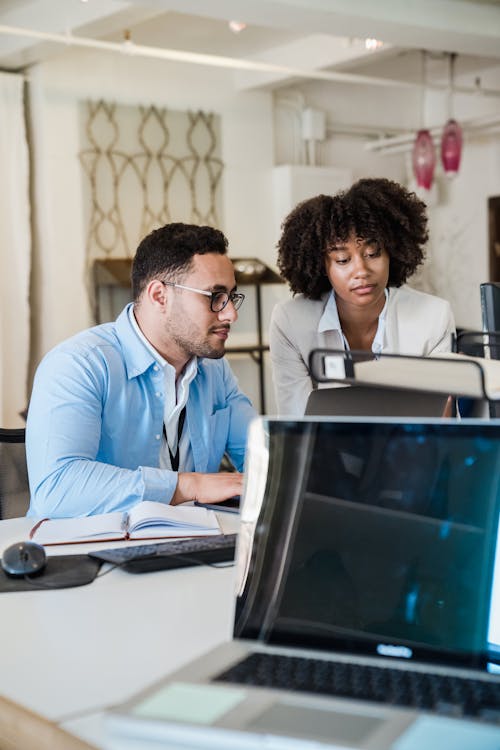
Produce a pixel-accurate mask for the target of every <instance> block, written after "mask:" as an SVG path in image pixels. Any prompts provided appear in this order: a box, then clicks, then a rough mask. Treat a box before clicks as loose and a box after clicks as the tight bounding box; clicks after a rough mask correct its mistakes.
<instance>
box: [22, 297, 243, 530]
mask: <svg viewBox="0 0 500 750" xmlns="http://www.w3.org/2000/svg"><path fill="white" fill-rule="evenodd" d="M197 368H198V369H197V374H196V376H195V378H194V379H193V381H192V382H191V383H190V386H189V397H188V400H187V404H186V422H185V427H184V429H185V430H187V431H188V433H189V437H190V442H191V451H192V458H193V461H194V470H195V471H197V472H216V471H217V470H218V468H219V466H220V462H221V459H222V457H223V455H224V453H227V454H228V456H229V458H230V460H231V461H232V463H233V464H234V466H235V467H236V468H237V469H238V470H240V471H241V470H242V469H243V463H244V455H245V446H246V434H247V428H248V425H249V422H250V421H251V419H252V418H253V417H254V416H255V415H256V412H255V410H254V409H253V407H252V405H251V403H250V401H249V400H248V398H247V397H246V396H245V395H244V394H243V393H242V392H241V391H240V390H239V388H238V384H237V381H236V378H235V376H234V375H233V373H232V371H231V368H230V367H229V365H228V363H227V362H226V360H225V359H224V358H222V359H206V358H203V359H199V360H198V362H197ZM164 391H165V380H164V373H163V369H162V368H161V367H160V365H159V363H158V361H157V360H156V358H155V357H154V356H153V353H152V352H151V351H150V350H148V349H147V348H146V347H145V346H144V344H143V342H142V341H141V340H140V339H139V338H138V336H137V334H136V333H135V331H134V329H133V327H132V325H131V323H130V320H129V317H128V306H127V307H126V308H125V309H124V310H123V311H122V313H121V314H120V316H119V317H118V318H117V320H116V322H114V323H105V324H104V325H100V326H96V327H95V328H91V329H89V330H87V331H83V332H82V333H79V334H77V335H76V336H74V337H72V338H71V339H68V340H67V341H65V342H63V343H61V344H59V345H58V346H57V347H55V348H54V349H53V350H52V351H50V352H49V353H48V354H47V355H46V356H45V357H44V359H43V360H42V362H41V363H40V366H39V367H38V370H37V373H36V376H35V381H34V385H33V391H32V396H31V400H30V405H29V411H28V421H27V427H26V454H27V460H28V472H29V479H30V490H31V504H30V508H29V511H28V515H30V516H38V517H46V516H50V517H64V516H83V515H91V514H94V513H107V512H109V511H113V510H126V509H128V508H130V507H131V506H133V505H135V504H136V503H138V502H140V501H142V500H156V501H158V502H164V503H169V502H170V500H171V498H172V495H173V493H174V491H175V488H176V485H177V472H173V471H170V470H168V469H161V468H160V449H161V444H162V436H163V420H164V401H165V392H164ZM182 468H183V467H182V465H181V466H180V470H181V471H182Z"/></svg>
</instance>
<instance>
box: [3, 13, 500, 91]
mask: <svg viewBox="0 0 500 750" xmlns="http://www.w3.org/2000/svg"><path fill="white" fill-rule="evenodd" d="M0 34H6V35H10V36H20V37H28V38H31V39H38V40H39V41H44V42H55V43H57V44H63V45H65V46H67V47H69V46H73V47H86V48H91V49H98V50H101V51H104V52H114V53H119V54H122V55H123V54H125V55H131V56H135V57H149V58H155V59H159V60H169V61H171V62H182V63H192V64H195V65H206V66H212V67H219V68H228V69H232V70H249V71H254V72H258V73H277V74H280V75H284V76H287V77H291V78H306V79H312V80H319V81H333V82H336V83H354V84H361V85H365V86H385V87H394V88H407V89H420V88H422V84H421V83H413V82H408V81H398V80H394V79H392V78H375V77H371V76H364V75H356V74H354V73H341V72H336V71H326V70H304V69H302V68H290V67H288V66H285V65H275V64H273V63H266V62H258V61H256V60H247V59H243V58H237V57H224V56H221V55H205V54H202V53H199V52H186V51H184V50H174V49H166V48H165V49H164V48H162V47H149V46H144V45H140V44H135V43H134V42H132V41H131V40H130V39H126V40H125V41H123V42H107V41H102V40H100V39H91V38H88V37H82V36H74V35H73V34H72V33H70V32H68V33H66V34H54V33H51V32H47V31H38V30H36V29H27V28H22V27H19V26H6V25H1V24H0ZM425 88H427V89H436V90H439V91H441V90H446V89H447V88H448V84H446V83H445V84H442V85H441V84H427V85H426V86H425ZM454 91H456V92H460V93H476V94H477V93H480V94H482V95H484V96H496V97H500V91H497V90H495V89H482V88H478V87H463V86H456V87H455V88H454Z"/></svg>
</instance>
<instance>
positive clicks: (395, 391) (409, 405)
mask: <svg viewBox="0 0 500 750" xmlns="http://www.w3.org/2000/svg"><path fill="white" fill-rule="evenodd" d="M447 400H448V396H447V395H444V394H442V393H433V392H431V391H415V390H411V391H410V390H408V389H406V388H383V387H380V386H376V385H364V384H363V385H351V386H350V387H342V388H338V387H326V388H325V387H322V388H317V389H316V390H314V391H311V393H310V394H309V397H308V399H307V404H306V414H307V415H311V416H327V415H330V416H335V417H337V416H338V417H342V416H370V417H376V416H387V417H409V416H419V417H441V416H442V415H443V413H444V410H445V407H446V402H447Z"/></svg>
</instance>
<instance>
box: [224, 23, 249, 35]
mask: <svg viewBox="0 0 500 750" xmlns="http://www.w3.org/2000/svg"><path fill="white" fill-rule="evenodd" d="M228 25H229V28H230V29H231V31H232V32H233V34H239V33H240V31H243V29H246V27H247V25H246V23H244V22H243V21H229V23H228Z"/></svg>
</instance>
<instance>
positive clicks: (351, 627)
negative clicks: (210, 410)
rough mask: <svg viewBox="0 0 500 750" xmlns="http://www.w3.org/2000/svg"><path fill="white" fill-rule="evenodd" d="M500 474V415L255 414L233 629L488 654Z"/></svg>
mask: <svg viewBox="0 0 500 750" xmlns="http://www.w3.org/2000/svg"><path fill="white" fill-rule="evenodd" d="M263 477H264V478H263ZM499 480H500V422H496V421H479V420H477V421H476V420H470V421H465V420H464V421H462V422H456V421H446V420H426V419H420V420H415V419H411V420H406V421H402V420H397V419H390V418H385V419H383V418H378V419H376V418H371V419H370V418H358V419H353V418H345V419H343V418H338V419H329V418H324V419H322V418H315V419H314V418H304V419H302V420H298V421H287V420H280V419H274V418H267V419H266V418H263V419H260V420H257V421H256V422H254V424H253V425H252V428H251V431H250V438H249V446H248V457H247V473H246V481H247V486H246V490H245V500H244V504H243V511H242V528H241V532H240V540H239V550H238V565H239V574H240V595H239V597H238V602H237V609H236V619H235V636H236V637H239V638H250V639H257V640H260V641H262V642H266V643H275V644H280V645H286V646H289V645H293V646H299V647H307V648H318V649H327V650H344V651H347V652H351V653H357V654H371V655H379V656H387V657H398V658H408V659H412V660H417V661H418V660H422V661H427V662H428V661H433V662H438V663H439V662H441V663H448V664H450V663H452V664H456V665H460V666H471V667H475V668H481V667H484V666H485V665H486V664H488V663H489V664H490V666H491V663H492V662H493V661H494V660H495V656H497V657H498V651H499V649H498V648H497V649H496V648H495V645H494V644H495V643H498V642H499V641H500V622H499V621H500V612H499V610H500V595H498V594H497V598H496V599H495V598H494V597H492V590H493V579H494V567H495V551H496V542H497V530H498V522H499V505H500V495H499ZM259 483H260V487H259ZM499 568H500V563H499ZM496 580H497V586H500V574H499V575H498V576H497V579H496Z"/></svg>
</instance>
